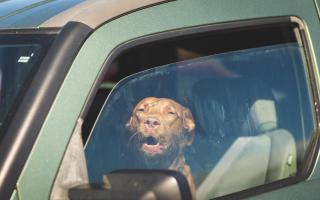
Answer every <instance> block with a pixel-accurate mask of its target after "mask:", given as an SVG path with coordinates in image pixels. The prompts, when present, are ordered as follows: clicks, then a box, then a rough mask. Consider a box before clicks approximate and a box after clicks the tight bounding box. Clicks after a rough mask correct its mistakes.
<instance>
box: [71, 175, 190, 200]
mask: <svg viewBox="0 0 320 200" xmlns="http://www.w3.org/2000/svg"><path fill="white" fill-rule="evenodd" d="M69 198H70V199H71V200H80V199H81V200H84V199H86V200H87V199H106V200H107V199H118V200H121V199H123V200H124V199H137V200H138V199H139V200H191V199H192V196H191V192H190V189H189V185H188V182H187V180H186V178H185V177H184V175H182V174H180V173H179V172H176V171H171V170H118V171H114V172H111V173H110V174H107V175H106V176H105V177H104V184H102V185H94V184H87V185H80V186H77V187H74V188H71V189H70V190H69Z"/></svg>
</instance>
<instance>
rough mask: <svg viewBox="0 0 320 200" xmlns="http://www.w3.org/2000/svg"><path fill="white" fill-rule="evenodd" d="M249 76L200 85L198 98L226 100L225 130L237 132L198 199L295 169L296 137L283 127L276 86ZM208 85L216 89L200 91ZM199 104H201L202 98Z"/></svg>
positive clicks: (199, 189)
mask: <svg viewBox="0 0 320 200" xmlns="http://www.w3.org/2000/svg"><path fill="white" fill-rule="evenodd" d="M248 80H249V79H247V80H244V81H243V79H242V78H238V79H230V80H223V81H221V80H220V81H217V80H206V81H202V82H200V83H198V85H196V86H195V89H194V91H195V92H194V96H198V97H196V98H195V99H197V100H196V101H201V99H202V101H204V102H205V101H208V99H212V102H214V104H216V103H215V102H216V101H218V102H220V103H221V104H222V106H223V109H222V110H223V112H224V119H223V120H224V121H223V122H222V124H224V126H225V127H224V128H225V129H224V131H225V134H230V135H228V137H229V138H230V137H233V142H231V145H229V146H228V147H227V148H226V149H225V151H224V152H225V153H224V154H223V155H222V156H221V158H220V160H219V161H218V163H217V164H216V165H215V166H214V168H213V169H212V170H211V172H210V173H209V174H208V176H207V177H206V178H205V179H204V180H203V181H202V182H201V184H200V185H199V187H198V188H197V199H208V198H214V197H218V196H222V195H224V194H227V193H232V192H237V191H241V190H245V189H247V188H252V187H255V186H259V185H262V184H264V183H267V182H272V181H276V180H280V179H283V178H286V177H289V176H292V175H294V174H295V172H296V146H295V141H294V138H293V136H292V135H291V134H290V133H289V132H288V131H287V130H284V129H279V128H278V122H277V112H276V107H275V100H273V98H272V92H271V90H270V89H269V88H268V87H267V86H266V85H265V84H263V83H259V82H258V83H259V84H255V83H257V81H256V80H249V81H248ZM219 83H220V84H219ZM204 85H207V87H211V90H213V91H214V90H215V91H216V92H217V94H215V93H214V92H213V93H211V94H210V95H208V94H205V93H201V92H199V88H200V87H204ZM240 86H241V87H240ZM243 86H246V87H243ZM240 88H242V90H240ZM243 88H246V89H245V90H244V89H243ZM199 97H200V98H199ZM197 105H202V104H201V102H198V103H197ZM197 105H196V107H199V106H197ZM194 110H195V112H196V115H199V114H201V113H199V112H197V110H198V108H194ZM207 112H208V111H207ZM239 112H240V113H239ZM196 117H197V116H196ZM207 117H208V116H207ZM199 124H200V126H201V128H202V129H203V130H204V131H206V130H211V129H212V128H210V126H208V123H207V124H205V123H203V122H202V123H201V122H200V123H199ZM206 127H209V128H206ZM207 134H209V135H210V134H215V133H213V132H210V133H209V132H207ZM225 145H227V144H225ZM207 148H208V147H207ZM209 148H210V147H209ZM211 148H212V149H213V148H214V147H211Z"/></svg>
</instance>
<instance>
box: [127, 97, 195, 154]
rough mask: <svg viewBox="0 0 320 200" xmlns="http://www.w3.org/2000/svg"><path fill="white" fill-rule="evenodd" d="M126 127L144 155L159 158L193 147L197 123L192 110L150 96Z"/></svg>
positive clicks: (144, 100) (133, 114)
mask: <svg viewBox="0 0 320 200" xmlns="http://www.w3.org/2000/svg"><path fill="white" fill-rule="evenodd" d="M126 127H127V128H128V129H129V130H130V131H131V132H132V133H134V134H135V136H136V137H137V138H138V140H136V141H138V143H139V145H138V146H139V148H140V150H141V151H142V152H143V153H144V154H146V155H148V156H156V155H161V154H166V153H169V152H170V151H172V150H173V149H175V151H178V152H181V151H182V150H183V148H184V147H185V146H187V145H191V144H192V141H193V135H194V131H193V130H194V128H195V123H194V120H193V117H192V114H191V111H190V110H189V109H188V108H185V107H183V106H182V105H180V104H178V103H177V102H175V101H173V100H171V99H167V98H155V97H147V98H145V99H143V100H141V101H140V102H139V103H138V104H137V105H136V107H135V108H134V110H133V113H132V115H131V117H130V119H129V121H128V122H127V124H126Z"/></svg>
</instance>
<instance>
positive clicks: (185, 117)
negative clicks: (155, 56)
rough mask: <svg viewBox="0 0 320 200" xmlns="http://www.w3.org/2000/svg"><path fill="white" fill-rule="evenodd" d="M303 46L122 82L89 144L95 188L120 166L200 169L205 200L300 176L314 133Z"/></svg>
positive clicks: (217, 57) (229, 56)
mask: <svg viewBox="0 0 320 200" xmlns="http://www.w3.org/2000/svg"><path fill="white" fill-rule="evenodd" d="M302 52H303V49H302V48H301V46H300V45H299V44H298V43H297V42H296V41H290V42H284V43H281V44H270V45H260V46H259V47H254V48H251V47H250V48H243V49H240V50H232V51H226V52H223V53H217V54H212V55H207V56H200V57H198V58H193V59H189V60H186V61H182V62H173V63H169V64H166V65H162V66H158V67H155V68H152V69H148V70H144V71H142V72H139V73H135V74H133V75H131V76H128V77H127V78H125V79H123V80H122V81H120V82H119V83H118V84H117V85H115V86H114V88H113V90H112V91H111V93H110V95H109V96H108V98H107V100H106V101H105V103H104V105H103V107H102V109H101V111H100V114H99V116H98V118H97V121H96V122H95V125H94V127H93V129H92V132H91V135H90V137H89V139H88V142H87V144H86V148H85V155H86V159H87V166H88V174H89V179H90V182H93V183H99V182H101V181H102V176H103V175H104V174H107V173H109V172H111V171H114V170H118V169H128V168H130V169H132V168H152V169H159V168H165V169H168V168H169V169H173V170H176V171H180V172H181V173H185V171H184V170H185V168H184V167H185V166H188V167H190V170H191V171H190V175H191V176H192V182H193V183H194V185H195V188H196V190H197V192H196V195H197V197H198V199H207V198H213V197H217V196H221V195H225V194H229V193H232V192H237V191H241V190H244V189H248V188H252V187H255V186H259V185H263V184H266V183H269V182H273V181H277V180H281V179H284V178H288V177H292V176H295V175H296V174H297V173H298V172H299V170H301V168H302V163H303V160H304V154H305V152H306V148H307V146H308V143H309V140H310V138H311V134H312V132H313V129H314V117H313V112H312V106H311V105H312V104H311V102H312V101H311V92H310V88H309V86H308V84H307V77H308V76H307V72H306V66H305V58H304V55H303V54H302Z"/></svg>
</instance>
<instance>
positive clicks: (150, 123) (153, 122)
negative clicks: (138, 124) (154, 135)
mask: <svg viewBox="0 0 320 200" xmlns="http://www.w3.org/2000/svg"><path fill="white" fill-rule="evenodd" d="M144 124H145V126H146V127H147V128H157V127H158V126H160V121H159V120H158V119H155V118H148V119H147V120H146V121H145V122H144Z"/></svg>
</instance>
